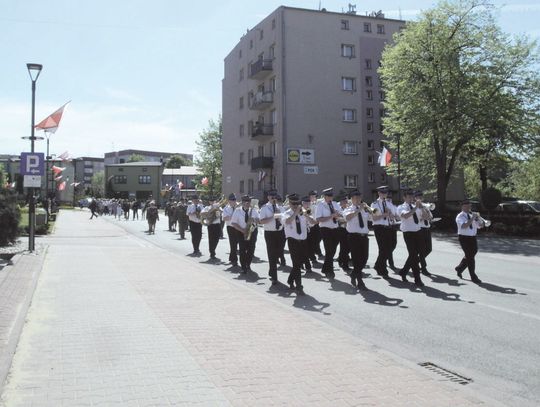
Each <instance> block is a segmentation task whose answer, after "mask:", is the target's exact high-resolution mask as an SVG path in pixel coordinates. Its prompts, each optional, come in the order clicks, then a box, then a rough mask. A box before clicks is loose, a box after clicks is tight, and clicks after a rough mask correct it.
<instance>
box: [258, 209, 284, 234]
mask: <svg viewBox="0 0 540 407" xmlns="http://www.w3.org/2000/svg"><path fill="white" fill-rule="evenodd" d="M275 213H277V214H281V213H283V208H282V207H281V206H280V205H278V204H276V212H275ZM259 218H260V219H264V218H272V220H270V222H267V223H265V224H263V227H264V230H267V231H269V232H276V231H278V230H283V221H282V220H281V217H280V219H278V220H279V222H280V223H281V225H279V228H276V220H275V219H274V208H273V206H272V204H271V203H270V202H267V203H266V204H265V205H264V206H263V207H262V208H261V210H260V211H259Z"/></svg>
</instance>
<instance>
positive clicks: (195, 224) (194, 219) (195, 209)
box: [186, 195, 203, 256]
mask: <svg viewBox="0 0 540 407" xmlns="http://www.w3.org/2000/svg"><path fill="white" fill-rule="evenodd" d="M191 199H192V200H193V202H192V203H191V205H189V206H188V208H187V211H186V213H187V215H188V218H189V230H190V232H191V244H192V245H193V254H194V255H196V256H201V255H202V253H201V251H200V250H199V245H200V244H201V239H202V223H201V212H202V210H203V206H202V204H201V203H200V201H199V197H198V196H197V195H193V197H192V198H191Z"/></svg>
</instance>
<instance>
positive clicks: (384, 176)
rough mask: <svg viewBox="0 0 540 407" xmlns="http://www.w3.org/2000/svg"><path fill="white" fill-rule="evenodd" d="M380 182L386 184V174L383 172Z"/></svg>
mask: <svg viewBox="0 0 540 407" xmlns="http://www.w3.org/2000/svg"><path fill="white" fill-rule="evenodd" d="M381 182H386V174H385V173H384V172H382V173H381Z"/></svg>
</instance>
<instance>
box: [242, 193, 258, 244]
mask: <svg viewBox="0 0 540 407" xmlns="http://www.w3.org/2000/svg"><path fill="white" fill-rule="evenodd" d="M258 204H259V200H258V199H252V200H251V203H250V205H249V217H248V221H247V225H246V233H245V234H244V240H248V241H249V240H251V236H252V235H253V232H254V231H255V229H257V223H256V222H255V220H254V219H253V217H252V216H251V211H252V210H253V209H255V208H258Z"/></svg>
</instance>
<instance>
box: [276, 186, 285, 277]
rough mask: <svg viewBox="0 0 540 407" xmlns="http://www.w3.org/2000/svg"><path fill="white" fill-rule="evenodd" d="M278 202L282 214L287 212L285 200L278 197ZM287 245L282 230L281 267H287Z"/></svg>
mask: <svg viewBox="0 0 540 407" xmlns="http://www.w3.org/2000/svg"><path fill="white" fill-rule="evenodd" d="M276 201H277V205H278V207H279V208H281V209H280V210H281V212H285V207H284V206H283V198H281V195H279V194H277V195H276ZM286 243H287V239H286V238H285V231H284V230H283V229H281V246H280V247H279V264H280V265H281V267H285V266H286V265H287V261H286V260H285V244H286Z"/></svg>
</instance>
